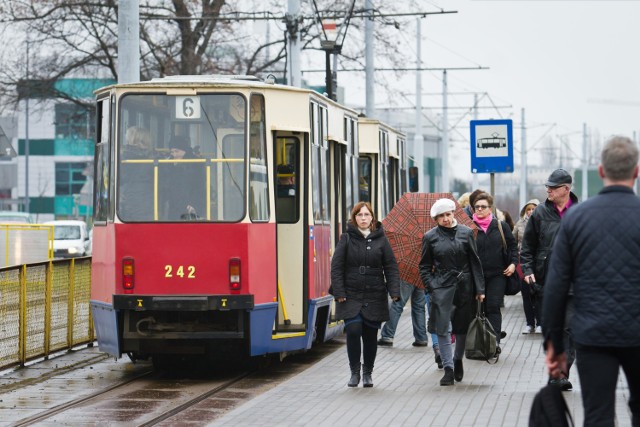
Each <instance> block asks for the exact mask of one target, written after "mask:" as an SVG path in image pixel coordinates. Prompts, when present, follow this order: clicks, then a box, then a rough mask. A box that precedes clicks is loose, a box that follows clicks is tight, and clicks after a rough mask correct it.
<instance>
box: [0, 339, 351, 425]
mask: <svg viewBox="0 0 640 427" xmlns="http://www.w3.org/2000/svg"><path fill="white" fill-rule="evenodd" d="M339 346H341V343H340V342H337V341H336V342H332V343H325V344H324V345H322V346H318V347H314V348H313V349H312V350H310V351H309V352H307V353H304V354H297V355H293V356H290V357H287V358H286V359H285V360H284V361H278V360H277V359H275V358H273V359H261V360H263V361H270V363H263V364H262V366H261V367H260V368H257V367H256V366H255V365H254V364H253V363H249V364H248V365H247V364H245V363H234V364H233V365H234V367H231V366H230V363H229V361H226V362H222V363H220V364H214V365H213V366H214V368H213V369H211V370H210V371H205V370H201V369H199V368H194V367H193V366H190V364H189V363H184V364H183V366H182V367H181V369H177V368H172V369H167V370H160V371H157V370H156V371H153V369H152V365H151V363H148V362H143V363H138V364H135V365H134V364H131V363H129V362H125V361H122V362H120V361H118V362H114V361H109V360H103V361H98V362H97V363H96V364H95V365H92V366H87V365H89V363H90V362H89V360H91V359H93V358H94V356H95V355H94V356H91V357H85V362H84V363H81V364H74V366H76V367H77V368H78V369H77V370H76V371H74V370H73V369H72V367H71V366H68V367H66V368H65V370H64V372H65V373H64V375H62V378H52V379H51V378H50V377H51V376H52V375H50V374H49V375H47V378H49V379H47V380H42V381H40V382H37V381H35V379H34V380H33V381H32V382H30V383H29V384H26V383H22V385H23V386H24V387H22V388H20V387H19V385H18V384H17V383H16V384H15V385H13V388H14V389H17V390H14V391H12V392H10V393H6V394H3V391H1V390H0V418H1V419H3V421H5V422H7V423H8V425H11V426H29V425H57V424H64V425H72V426H73V425H88V424H91V425H114V424H115V425H126V426H154V425H159V426H168V425H183V424H187V423H193V422H194V421H195V422H196V423H197V424H199V425H206V424H208V423H211V422H214V421H215V420H216V419H218V418H219V417H221V416H223V415H224V414H225V413H226V412H228V411H229V410H231V409H233V408H235V407H237V406H239V405H241V404H242V403H244V402H246V401H248V400H250V399H251V398H253V397H255V396H257V395H259V394H261V393H263V392H265V391H267V390H269V389H270V388H272V387H275V386H277V385H278V384H280V383H281V382H282V381H284V380H286V379H287V378H290V377H291V376H292V375H295V374H296V373H298V372H300V371H302V370H304V369H306V368H307V367H309V366H311V365H312V364H314V363H315V362H317V361H318V360H319V359H321V358H323V357H324V356H326V355H327V354H328V353H330V352H332V351H334V350H336V349H337V348H338V347H339ZM243 366H244V369H243ZM249 366H250V367H251V368H250V369H247V368H248V367H249ZM40 370H44V371H46V369H42V368H40ZM82 384H85V386H84V387H82Z"/></svg>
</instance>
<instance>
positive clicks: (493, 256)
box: [473, 193, 518, 356]
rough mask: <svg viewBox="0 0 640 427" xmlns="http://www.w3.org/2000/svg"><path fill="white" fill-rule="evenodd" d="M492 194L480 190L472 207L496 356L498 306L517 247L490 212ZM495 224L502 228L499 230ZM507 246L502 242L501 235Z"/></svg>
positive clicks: (499, 321) (505, 227) (499, 320)
mask: <svg viewBox="0 0 640 427" xmlns="http://www.w3.org/2000/svg"><path fill="white" fill-rule="evenodd" d="M492 207H493V197H492V196H491V195H490V194H489V193H480V194H479V195H478V197H476V199H475V202H474V205H473V209H474V214H473V222H475V223H476V225H477V226H478V235H477V237H476V244H477V247H478V255H479V256H480V262H481V263H482V271H483V273H484V283H485V293H486V296H487V297H486V300H485V314H486V316H487V319H488V320H489V322H490V323H491V326H492V327H493V330H494V331H496V334H497V336H496V344H497V347H496V356H497V355H498V354H500V352H501V351H502V349H501V348H500V338H501V336H500V331H502V329H501V328H502V312H501V311H500V306H501V305H502V301H503V299H504V291H505V288H506V286H507V277H509V276H511V275H512V274H514V273H515V271H516V265H518V246H517V244H516V239H515V238H514V237H513V234H512V233H511V227H509V225H508V224H507V223H506V222H504V221H499V220H498V219H497V218H495V217H494V216H493V214H492V213H491V209H492ZM498 225H500V227H501V228H502V233H500V229H499V228H498ZM503 235H504V240H505V242H506V248H505V247H504V245H503V243H502V236H503Z"/></svg>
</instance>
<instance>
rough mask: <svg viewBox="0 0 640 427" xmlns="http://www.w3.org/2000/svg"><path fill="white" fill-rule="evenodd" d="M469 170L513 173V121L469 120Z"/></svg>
mask: <svg viewBox="0 0 640 427" xmlns="http://www.w3.org/2000/svg"><path fill="white" fill-rule="evenodd" d="M470 128H471V172H472V173H513V121H512V120H471V122H470Z"/></svg>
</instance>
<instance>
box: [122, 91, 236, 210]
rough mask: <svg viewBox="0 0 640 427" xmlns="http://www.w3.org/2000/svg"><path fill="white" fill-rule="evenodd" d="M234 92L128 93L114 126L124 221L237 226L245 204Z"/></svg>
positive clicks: (123, 99)
mask: <svg viewBox="0 0 640 427" xmlns="http://www.w3.org/2000/svg"><path fill="white" fill-rule="evenodd" d="M246 110H247V108H246V100H245V98H244V97H243V96H241V95H239V94H204V95H197V96H169V95H154V94H129V95H126V96H124V97H123V98H122V100H121V102H120V107H119V122H118V123H119V125H118V140H119V144H118V156H117V158H118V171H117V176H118V196H117V197H118V203H117V213H118V217H119V218H120V220H122V221H123V222H158V221H161V222H182V221H214V222H235V221H240V220H241V219H242V218H243V217H244V206H245V167H246V166H245V165H246V162H245V157H246V156H245V140H246V138H245V136H246V135H245V134H246V131H245V129H246V125H245V120H246V118H245V115H246V113H245V111H246Z"/></svg>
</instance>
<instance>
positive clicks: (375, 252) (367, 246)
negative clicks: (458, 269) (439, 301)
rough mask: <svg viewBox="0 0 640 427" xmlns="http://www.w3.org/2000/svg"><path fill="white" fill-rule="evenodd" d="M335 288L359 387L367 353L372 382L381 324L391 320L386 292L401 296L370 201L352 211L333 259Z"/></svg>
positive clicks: (366, 382) (368, 382)
mask: <svg viewBox="0 0 640 427" xmlns="http://www.w3.org/2000/svg"><path fill="white" fill-rule="evenodd" d="M331 287H332V291H331V292H332V294H333V296H334V298H335V299H336V302H337V304H336V318H337V319H339V320H344V323H345V331H346V333H347V355H348V357H349V366H350V368H351V378H350V379H349V384H348V385H349V387H356V386H357V385H358V383H359V382H360V354H361V353H362V356H363V362H364V363H363V369H362V371H363V378H362V385H363V386H364V387H373V380H372V378H371V373H372V372H373V365H374V363H375V360H376V352H377V348H378V347H377V346H378V344H377V339H378V329H380V326H381V324H382V322H383V321H386V320H388V319H389V305H388V298H387V295H390V296H391V298H392V299H394V300H397V299H399V298H400V273H399V271H398V264H397V262H396V258H395V256H394V255H393V250H392V249H391V245H390V244H389V241H388V240H387V238H386V236H385V235H384V230H383V229H382V224H381V223H379V222H378V221H376V218H375V215H374V213H373V209H371V205H369V203H366V202H359V203H357V204H356V205H355V206H354V208H353V210H352V211H351V219H350V220H349V223H348V224H347V232H346V233H344V234H343V235H342V236H341V237H340V241H339V242H338V244H337V246H336V251H335V253H334V254H333V258H332V260H331Z"/></svg>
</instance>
